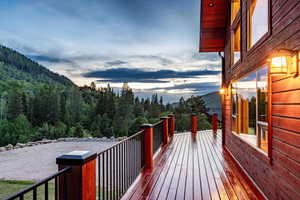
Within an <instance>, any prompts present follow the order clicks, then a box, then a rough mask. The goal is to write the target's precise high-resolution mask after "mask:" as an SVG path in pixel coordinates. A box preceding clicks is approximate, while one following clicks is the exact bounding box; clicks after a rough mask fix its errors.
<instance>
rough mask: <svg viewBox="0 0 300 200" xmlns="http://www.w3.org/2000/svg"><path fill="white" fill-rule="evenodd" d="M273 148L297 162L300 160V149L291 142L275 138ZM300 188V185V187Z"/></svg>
mask: <svg viewBox="0 0 300 200" xmlns="http://www.w3.org/2000/svg"><path fill="white" fill-rule="evenodd" d="M273 148H274V150H276V151H279V152H280V153H282V154H284V155H285V156H287V157H289V158H290V159H293V160H294V161H296V162H298V163H299V162H300V149H299V148H297V147H294V146H291V145H289V144H286V143H284V142H282V141H280V140H277V139H274V140H273ZM299 188H300V187H299Z"/></svg>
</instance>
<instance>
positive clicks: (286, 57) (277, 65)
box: [270, 49, 298, 75]
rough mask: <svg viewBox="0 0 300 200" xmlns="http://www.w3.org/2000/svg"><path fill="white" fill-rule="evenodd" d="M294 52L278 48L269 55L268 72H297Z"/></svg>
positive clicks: (274, 73)
mask: <svg viewBox="0 0 300 200" xmlns="http://www.w3.org/2000/svg"><path fill="white" fill-rule="evenodd" d="M294 58H295V52H294V51H290V50H284V49H281V50H278V51H276V52H275V53H273V54H272V56H271V62H270V74H271V75H284V74H287V73H289V74H294V75H295V74H298V68H297V67H295V64H296V62H295V59H294Z"/></svg>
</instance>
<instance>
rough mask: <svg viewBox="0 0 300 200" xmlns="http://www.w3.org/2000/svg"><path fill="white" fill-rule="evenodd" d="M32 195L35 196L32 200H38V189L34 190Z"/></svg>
mask: <svg viewBox="0 0 300 200" xmlns="http://www.w3.org/2000/svg"><path fill="white" fill-rule="evenodd" d="M32 195H33V197H32V199H33V200H37V196H36V188H34V189H33V194H32Z"/></svg>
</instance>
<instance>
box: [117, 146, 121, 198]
mask: <svg viewBox="0 0 300 200" xmlns="http://www.w3.org/2000/svg"><path fill="white" fill-rule="evenodd" d="M117 149H118V151H117V158H118V159H117V174H118V175H117V186H118V190H117V199H119V197H120V175H121V174H120V145H118V146H117Z"/></svg>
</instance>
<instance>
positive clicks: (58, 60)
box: [28, 56, 73, 64]
mask: <svg viewBox="0 0 300 200" xmlns="http://www.w3.org/2000/svg"><path fill="white" fill-rule="evenodd" d="M28 57H30V58H31V59H33V60H36V61H41V62H49V63H70V64H73V62H72V61H71V60H68V59H65V58H56V57H50V56H28Z"/></svg>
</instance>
